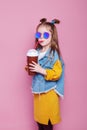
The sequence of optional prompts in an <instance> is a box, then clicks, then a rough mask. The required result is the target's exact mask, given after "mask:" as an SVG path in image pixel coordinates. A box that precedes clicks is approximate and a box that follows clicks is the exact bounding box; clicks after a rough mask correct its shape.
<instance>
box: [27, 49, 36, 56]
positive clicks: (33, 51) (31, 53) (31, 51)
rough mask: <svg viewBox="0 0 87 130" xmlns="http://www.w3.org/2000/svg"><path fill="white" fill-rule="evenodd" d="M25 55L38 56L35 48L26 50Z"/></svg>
mask: <svg viewBox="0 0 87 130" xmlns="http://www.w3.org/2000/svg"><path fill="white" fill-rule="evenodd" d="M27 56H38V51H37V50H35V49H30V50H28V52H27Z"/></svg>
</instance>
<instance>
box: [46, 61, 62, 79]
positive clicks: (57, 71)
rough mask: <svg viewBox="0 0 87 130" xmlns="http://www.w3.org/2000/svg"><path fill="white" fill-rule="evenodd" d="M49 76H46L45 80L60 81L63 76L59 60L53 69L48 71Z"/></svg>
mask: <svg viewBox="0 0 87 130" xmlns="http://www.w3.org/2000/svg"><path fill="white" fill-rule="evenodd" d="M46 73H47V75H46V76H45V80H52V81H55V80H58V79H59V78H60V76H61V74H62V64H61V62H60V60H57V61H56V62H55V63H54V65H53V68H52V69H46Z"/></svg>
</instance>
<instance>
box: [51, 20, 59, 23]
mask: <svg viewBox="0 0 87 130" xmlns="http://www.w3.org/2000/svg"><path fill="white" fill-rule="evenodd" d="M51 23H53V24H56V23H57V24H59V23H60V20H58V19H53V20H52V21H51Z"/></svg>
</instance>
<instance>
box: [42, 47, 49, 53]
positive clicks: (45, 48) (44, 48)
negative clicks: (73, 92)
mask: <svg viewBox="0 0 87 130" xmlns="http://www.w3.org/2000/svg"><path fill="white" fill-rule="evenodd" d="M49 48H50V46H44V47H42V49H41V52H45V51H47V50H48V49H49Z"/></svg>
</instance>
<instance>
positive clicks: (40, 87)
mask: <svg viewBox="0 0 87 130" xmlns="http://www.w3.org/2000/svg"><path fill="white" fill-rule="evenodd" d="M57 60H60V61H61V63H62V75H61V77H60V78H59V79H58V80H56V81H49V80H46V79H45V78H44V75H42V74H40V73H37V74H36V75H35V76H34V77H33V81H32V92H33V93H35V94H40V93H46V92H48V91H50V90H52V89H54V91H55V92H56V93H57V94H58V95H59V96H61V97H63V96H64V63H63V60H62V59H61V58H60V59H59V56H58V53H57V52H56V51H54V52H52V53H51V54H50V49H49V50H48V51H47V53H46V54H45V56H44V57H43V58H42V59H40V60H39V61H38V62H39V64H40V65H41V66H42V67H43V68H44V69H52V67H53V65H54V63H55V62H56V61H57Z"/></svg>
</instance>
